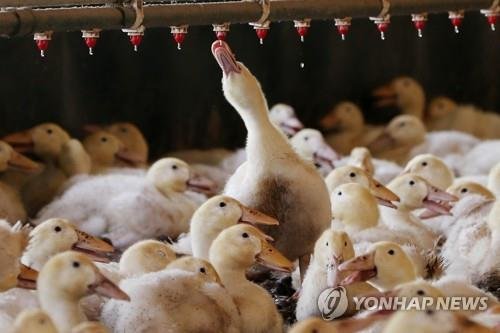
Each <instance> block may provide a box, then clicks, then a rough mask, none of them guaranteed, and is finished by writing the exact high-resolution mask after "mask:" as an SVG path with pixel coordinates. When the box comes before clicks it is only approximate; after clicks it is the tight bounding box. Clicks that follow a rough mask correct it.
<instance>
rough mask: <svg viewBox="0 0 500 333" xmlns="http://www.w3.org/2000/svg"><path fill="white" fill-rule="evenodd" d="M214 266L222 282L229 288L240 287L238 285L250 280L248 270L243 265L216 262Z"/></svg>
mask: <svg viewBox="0 0 500 333" xmlns="http://www.w3.org/2000/svg"><path fill="white" fill-rule="evenodd" d="M214 267H215V270H216V271H217V273H218V274H219V276H220V278H221V280H222V284H223V285H224V286H225V287H226V288H228V290H231V289H233V288H238V286H241V285H242V284H245V283H248V282H249V281H248V280H247V277H246V275H245V273H246V270H245V269H244V268H242V267H235V266H233V267H230V266H226V265H217V264H214Z"/></svg>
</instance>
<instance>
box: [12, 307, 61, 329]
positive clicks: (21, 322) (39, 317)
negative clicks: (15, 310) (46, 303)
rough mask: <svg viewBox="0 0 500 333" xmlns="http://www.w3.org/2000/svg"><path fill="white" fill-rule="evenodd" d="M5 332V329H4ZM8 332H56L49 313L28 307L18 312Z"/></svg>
mask: <svg viewBox="0 0 500 333" xmlns="http://www.w3.org/2000/svg"><path fill="white" fill-rule="evenodd" d="M4 332H5V331H4ZM7 332H8V333H58V331H57V327H56V326H55V325H54V322H53V321H52V319H50V317H49V315H48V314H47V313H46V312H45V311H43V310H41V309H28V310H25V311H23V312H21V313H20V314H19V316H17V317H16V320H15V321H14V324H13V325H12V327H11V328H10V330H8V331H7Z"/></svg>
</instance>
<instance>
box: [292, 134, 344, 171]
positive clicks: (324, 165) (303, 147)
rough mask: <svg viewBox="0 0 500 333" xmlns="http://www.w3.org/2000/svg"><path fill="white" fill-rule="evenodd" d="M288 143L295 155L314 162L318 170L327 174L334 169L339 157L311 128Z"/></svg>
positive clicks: (321, 135)
mask: <svg viewBox="0 0 500 333" xmlns="http://www.w3.org/2000/svg"><path fill="white" fill-rule="evenodd" d="M290 143H291V144H292V147H293V148H294V149H295V150H296V151H297V153H298V154H299V155H300V156H302V157H303V158H305V159H307V160H311V161H313V162H314V164H315V165H316V167H317V168H318V169H320V170H325V173H326V174H328V173H329V172H330V171H331V170H333V169H334V168H335V164H334V163H335V161H337V160H339V159H340V156H339V155H338V154H337V153H336V152H335V150H333V149H332V148H331V147H330V146H329V145H328V144H327V143H326V141H325V138H324V137H323V134H321V132H320V131H317V130H315V129H312V128H305V129H303V130H300V131H299V132H298V133H297V134H295V135H294V136H293V137H292V138H291V139H290Z"/></svg>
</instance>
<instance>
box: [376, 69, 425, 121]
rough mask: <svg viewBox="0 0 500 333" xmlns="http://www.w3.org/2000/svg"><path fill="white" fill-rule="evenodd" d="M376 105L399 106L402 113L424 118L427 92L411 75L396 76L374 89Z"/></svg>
mask: <svg viewBox="0 0 500 333" xmlns="http://www.w3.org/2000/svg"><path fill="white" fill-rule="evenodd" d="M373 96H374V97H375V98H377V102H376V106H378V107H390V106H397V107H398V108H399V109H401V113H403V114H405V115H411V116H414V117H417V118H419V119H423V118H424V111H425V92H424V89H423V88H422V86H421V85H420V83H418V82H417V81H416V80H414V79H412V78H411V77H406V76H402V77H396V78H394V79H393V80H392V81H391V82H389V83H387V84H386V85H384V86H381V87H379V88H377V89H375V90H374V91H373Z"/></svg>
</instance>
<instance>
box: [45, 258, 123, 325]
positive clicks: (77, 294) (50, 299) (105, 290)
mask: <svg viewBox="0 0 500 333" xmlns="http://www.w3.org/2000/svg"><path fill="white" fill-rule="evenodd" d="M54 281H58V283H54ZM37 289H38V298H39V302H40V305H41V307H42V309H43V310H44V311H45V312H47V313H48V314H49V316H50V317H51V318H52V320H53V321H54V323H55V324H56V326H57V328H58V329H59V332H60V333H70V332H71V330H72V329H73V328H74V327H75V326H77V325H78V324H80V323H82V322H85V321H87V318H86V317H85V315H84V313H83V310H82V309H81V307H80V304H79V302H80V300H81V299H82V298H83V297H84V296H86V295H88V294H89V293H97V294H100V295H102V296H106V297H111V298H116V299H120V300H129V297H128V295H127V294H125V293H124V292H123V291H122V290H121V289H120V288H118V287H117V286H116V285H115V284H113V282H111V281H110V280H109V279H107V278H106V277H104V275H102V274H101V273H100V272H99V270H98V269H97V267H96V266H95V265H94V264H93V263H92V261H90V259H89V258H87V257H86V256H85V255H83V254H79V253H77V252H72V251H68V252H63V253H60V254H57V255H55V256H53V257H52V258H51V259H49V261H47V263H46V264H45V265H44V266H43V268H42V270H41V272H40V275H39V276H38V280H37Z"/></svg>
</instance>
